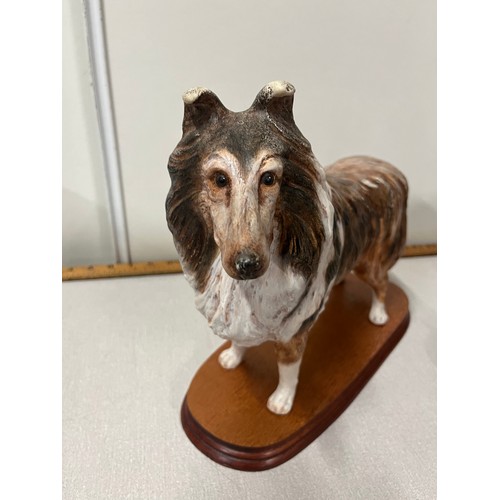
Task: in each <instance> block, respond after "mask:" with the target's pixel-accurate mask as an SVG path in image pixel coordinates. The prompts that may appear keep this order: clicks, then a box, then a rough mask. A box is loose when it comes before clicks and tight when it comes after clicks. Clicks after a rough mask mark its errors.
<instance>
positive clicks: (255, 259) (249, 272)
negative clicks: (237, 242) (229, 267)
mask: <svg viewBox="0 0 500 500" xmlns="http://www.w3.org/2000/svg"><path fill="white" fill-rule="evenodd" d="M234 265H235V267H236V271H237V272H238V276H239V277H240V279H242V280H251V279H254V278H258V277H259V276H260V271H261V269H262V263H261V260H260V259H259V256H258V255H257V254H254V253H251V252H242V253H240V254H239V255H238V256H237V257H236V259H235V261H234Z"/></svg>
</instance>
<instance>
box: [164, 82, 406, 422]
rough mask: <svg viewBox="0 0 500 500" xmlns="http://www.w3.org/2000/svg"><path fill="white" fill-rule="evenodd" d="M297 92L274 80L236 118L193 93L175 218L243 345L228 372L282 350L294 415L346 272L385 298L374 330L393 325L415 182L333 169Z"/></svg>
mask: <svg viewBox="0 0 500 500" xmlns="http://www.w3.org/2000/svg"><path fill="white" fill-rule="evenodd" d="M294 92H295V89H294V88H293V86H292V85H291V84H289V83H287V82H272V83H270V84H268V85H267V86H265V87H264V88H263V89H262V90H261V91H260V92H259V94H258V95H257V97H256V99H255V101H254V103H253V104H252V106H251V107H250V108H249V109H248V110H246V111H243V112H238V113H235V112H232V111H229V110H228V109H226V108H225V107H224V106H223V105H222V103H221V102H220V100H219V99H218V97H217V96H216V95H215V94H214V93H213V92H211V91H209V90H207V89H204V88H196V89H192V90H190V91H188V92H187V93H186V94H184V96H183V99H184V103H185V112H184V121H183V127H182V131H183V135H182V138H181V140H180V142H179V144H178V145H177V147H176V148H175V149H174V151H173V153H172V154H171V156H170V159H169V163H168V170H169V173H170V177H171V180H172V185H171V188H170V192H169V194H168V197H167V201H166V212H167V221H168V226H169V228H170V230H171V232H172V234H173V237H174V242H175V245H176V249H177V251H178V253H179V256H180V260H181V264H182V266H183V269H184V273H185V275H186V277H187V279H188V281H189V282H190V284H191V285H192V286H193V288H194V289H195V292H196V306H197V308H198V309H199V310H200V311H201V312H202V314H204V315H205V317H206V318H207V320H208V322H209V325H210V326H211V328H212V329H213V330H214V332H215V333H216V334H217V335H219V336H221V337H223V338H226V339H229V340H232V346H231V348H230V349H227V350H226V351H224V352H223V353H222V355H221V358H220V362H221V364H222V365H223V366H224V367H226V368H234V367H235V366H237V365H238V364H239V363H240V362H241V360H242V358H243V355H244V351H245V348H246V347H248V346H252V345H258V344H260V343H262V342H264V341H267V340H272V341H274V342H275V345H276V351H277V357H278V366H279V371H280V384H279V386H278V388H277V390H276V391H275V393H273V395H272V396H271V397H270V398H269V401H268V407H269V408H270V409H271V411H274V412H275V413H287V412H288V411H290V409H291V406H292V403H293V397H294V394H295V386H296V384H297V377H298V371H299V366H300V360H301V357H302V353H303V351H304V348H305V345H306V340H307V332H308V331H309V329H310V327H311V326H312V324H313V323H314V321H315V320H316V318H317V317H318V315H319V314H320V313H321V311H322V310H323V308H324V306H325V302H326V300H327V298H328V295H329V292H330V290H331V287H332V286H333V285H334V284H335V283H338V282H339V281H341V280H342V279H343V276H344V275H345V274H346V273H347V272H350V271H354V272H355V273H356V274H357V275H358V276H359V277H360V278H362V279H363V280H365V281H366V282H367V283H368V284H369V285H370V286H371V287H372V288H373V290H374V298H373V303H372V308H371V310H370V314H369V316H370V319H371V321H372V322H374V323H376V324H383V323H385V322H386V321H387V313H386V311H385V307H384V301H385V292H386V288H387V271H388V269H389V268H390V267H392V265H393V264H394V263H395V262H396V260H397V259H398V257H399V255H400V253H401V251H402V249H403V246H404V243H405V234H406V201H407V193H408V187H407V183H406V180H405V178H404V176H403V175H402V174H401V173H400V172H399V171H398V170H397V169H396V168H395V167H393V166H391V165H389V164H388V163H386V162H383V161H380V160H377V159H374V158H370V157H352V158H346V159H343V160H340V161H338V162H337V163H335V164H334V165H332V166H330V167H328V168H326V169H324V168H323V167H322V166H321V165H320V164H319V163H318V161H317V160H316V158H315V157H314V154H313V153H312V150H311V146H310V144H309V142H308V141H307V140H306V139H305V137H304V136H303V135H302V133H301V132H300V131H299V129H298V128H297V126H296V125H295V121H294V118H293V112H292V105H293V94H294Z"/></svg>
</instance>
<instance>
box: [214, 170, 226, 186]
mask: <svg viewBox="0 0 500 500" xmlns="http://www.w3.org/2000/svg"><path fill="white" fill-rule="evenodd" d="M215 184H216V185H217V187H220V188H223V187H226V186H227V185H228V184H229V179H228V178H227V176H226V175H225V174H223V173H222V172H218V173H217V174H215Z"/></svg>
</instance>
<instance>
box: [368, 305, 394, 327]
mask: <svg viewBox="0 0 500 500" xmlns="http://www.w3.org/2000/svg"><path fill="white" fill-rule="evenodd" d="M368 317H369V318H370V321H371V322H372V323H373V324H374V325H385V324H386V323H387V320H388V319H389V316H388V314H387V312H386V310H385V307H384V304H382V303H381V302H378V301H375V302H374V303H373V304H372V308H371V309H370V314H369V316H368Z"/></svg>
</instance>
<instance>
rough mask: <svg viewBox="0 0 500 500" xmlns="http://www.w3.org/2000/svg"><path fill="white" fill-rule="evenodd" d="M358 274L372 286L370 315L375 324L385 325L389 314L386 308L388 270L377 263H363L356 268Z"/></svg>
mask: <svg viewBox="0 0 500 500" xmlns="http://www.w3.org/2000/svg"><path fill="white" fill-rule="evenodd" d="M354 272H355V274H356V276H358V277H359V278H361V279H362V280H363V281H365V282H366V283H368V285H370V286H371V288H372V304H371V307H370V313H369V315H368V317H369V318H370V321H371V322H372V323H373V324H374V325H385V324H386V323H387V321H388V320H389V315H388V314H387V311H386V309H385V296H386V293H387V284H388V282H389V279H388V276H387V270H386V269H385V268H380V267H378V266H377V265H376V264H375V265H373V264H371V265H366V264H361V265H359V266H357V267H356V268H355V269H354Z"/></svg>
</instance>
